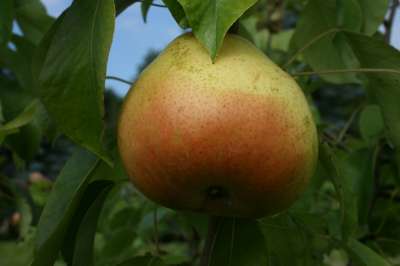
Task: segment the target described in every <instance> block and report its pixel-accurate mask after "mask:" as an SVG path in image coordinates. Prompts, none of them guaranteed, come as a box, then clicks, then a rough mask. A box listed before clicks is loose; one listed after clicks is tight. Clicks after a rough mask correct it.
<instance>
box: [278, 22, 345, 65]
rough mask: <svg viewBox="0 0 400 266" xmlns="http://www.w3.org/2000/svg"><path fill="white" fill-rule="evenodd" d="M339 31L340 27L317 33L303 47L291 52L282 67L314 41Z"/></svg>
mask: <svg viewBox="0 0 400 266" xmlns="http://www.w3.org/2000/svg"><path fill="white" fill-rule="evenodd" d="M339 31H341V29H338V28H332V29H329V30H327V31H324V32H322V33H320V34H318V35H317V36H315V37H314V38H312V39H311V40H310V41H309V42H307V43H306V44H305V45H304V46H303V47H301V48H300V49H299V50H297V51H296V52H295V53H294V54H293V56H292V57H290V59H289V60H288V61H287V62H286V63H285V64H284V65H283V68H284V69H286V68H287V67H288V66H289V65H290V64H291V63H293V61H294V60H296V58H297V56H299V54H301V53H303V52H304V51H305V50H307V49H308V48H309V47H310V46H311V45H313V44H314V43H316V42H318V41H319V40H321V39H323V38H324V37H326V36H328V35H329V34H331V33H335V32H339Z"/></svg>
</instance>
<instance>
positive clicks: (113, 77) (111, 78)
mask: <svg viewBox="0 0 400 266" xmlns="http://www.w3.org/2000/svg"><path fill="white" fill-rule="evenodd" d="M106 79H110V80H116V81H119V82H122V83H125V84H127V85H129V86H132V84H133V82H131V81H128V80H126V79H122V78H119V77H115V76H107V77H106Z"/></svg>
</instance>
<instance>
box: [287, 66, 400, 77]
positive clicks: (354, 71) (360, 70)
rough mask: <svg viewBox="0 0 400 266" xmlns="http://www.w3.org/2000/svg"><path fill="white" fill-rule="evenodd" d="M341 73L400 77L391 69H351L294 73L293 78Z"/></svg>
mask: <svg viewBox="0 0 400 266" xmlns="http://www.w3.org/2000/svg"><path fill="white" fill-rule="evenodd" d="M340 73H389V74H398V75H400V70H397V69H389V68H349V69H329V70H320V71H306V72H297V73H293V74H292V76H294V77H296V76H311V75H329V74H340Z"/></svg>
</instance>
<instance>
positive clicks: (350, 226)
mask: <svg viewBox="0 0 400 266" xmlns="http://www.w3.org/2000/svg"><path fill="white" fill-rule="evenodd" d="M320 161H321V164H322V166H323V167H324V168H325V169H326V170H327V173H328V174H329V175H330V176H329V177H330V178H331V180H332V183H333V185H334V186H335V190H336V193H337V197H338V201H339V202H340V226H341V235H342V238H343V239H347V238H348V237H350V236H353V235H354V234H355V233H356V230H357V228H358V210H357V198H356V195H355V194H354V192H353V191H352V188H353V184H352V180H351V177H350V176H348V171H347V169H346V166H345V165H344V160H341V159H340V158H339V156H338V155H337V154H335V151H334V150H333V149H331V148H330V147H329V146H328V145H326V144H324V145H321V149H320Z"/></svg>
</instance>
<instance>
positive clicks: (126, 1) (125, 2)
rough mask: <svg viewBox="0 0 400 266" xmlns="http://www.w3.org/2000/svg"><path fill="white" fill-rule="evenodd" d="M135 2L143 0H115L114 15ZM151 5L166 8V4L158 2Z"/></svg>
mask: <svg viewBox="0 0 400 266" xmlns="http://www.w3.org/2000/svg"><path fill="white" fill-rule="evenodd" d="M136 2H143V0H115V10H116V16H118V15H119V14H121V13H122V12H123V11H124V10H125V9H127V8H128V7H129V6H130V5H133V4H134V3H136ZM151 5H152V6H156V7H162V8H168V7H167V6H165V5H160V4H153V3H152V4H151Z"/></svg>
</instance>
